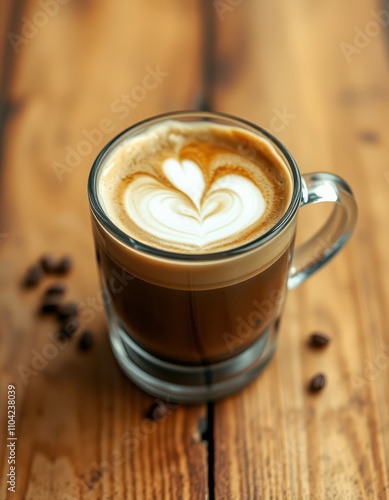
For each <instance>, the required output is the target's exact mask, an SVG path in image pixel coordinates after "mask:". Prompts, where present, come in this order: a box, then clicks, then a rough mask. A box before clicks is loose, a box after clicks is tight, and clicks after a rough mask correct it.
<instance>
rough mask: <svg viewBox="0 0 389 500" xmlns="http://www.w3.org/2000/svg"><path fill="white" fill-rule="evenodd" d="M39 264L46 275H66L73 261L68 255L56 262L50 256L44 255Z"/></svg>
mask: <svg viewBox="0 0 389 500" xmlns="http://www.w3.org/2000/svg"><path fill="white" fill-rule="evenodd" d="M39 262H40V265H41V266H42V269H43V270H44V272H45V273H46V274H66V273H68V272H69V271H70V270H71V269H72V267H73V260H72V258H71V257H69V256H68V255H64V256H63V257H61V258H60V259H58V260H56V259H55V257H53V256H52V255H51V254H45V255H43V256H42V257H41V258H40V260H39Z"/></svg>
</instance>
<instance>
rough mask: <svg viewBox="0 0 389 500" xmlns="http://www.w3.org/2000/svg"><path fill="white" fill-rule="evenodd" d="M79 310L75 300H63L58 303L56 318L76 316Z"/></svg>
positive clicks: (61, 319)
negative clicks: (63, 301)
mask: <svg viewBox="0 0 389 500" xmlns="http://www.w3.org/2000/svg"><path fill="white" fill-rule="evenodd" d="M78 312H79V307H78V304H76V303H75V302H65V303H63V304H60V305H59V306H58V309H57V318H58V319H59V320H60V321H66V320H67V319H68V318H70V317H72V316H77V314H78Z"/></svg>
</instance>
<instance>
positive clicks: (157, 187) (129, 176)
mask: <svg viewBox="0 0 389 500" xmlns="http://www.w3.org/2000/svg"><path fill="white" fill-rule="evenodd" d="M98 189H99V192H98V194H99V198H100V202H101V203H102V205H103V208H104V210H105V211H106V213H107V215H108V217H109V218H110V219H111V220H112V222H113V223H114V224H115V225H116V226H118V227H119V228H120V229H121V230H122V231H124V232H126V233H127V234H129V235H130V236H132V237H133V238H135V239H136V240H138V241H140V242H143V243H146V244H148V245H151V246H154V247H157V248H160V249H162V250H168V251H173V252H177V253H210V252H216V251H221V250H228V249H230V248H234V247H237V246H240V245H242V244H244V243H247V242H249V241H252V240H254V239H256V238H258V237H259V236H260V235H261V234H263V233H265V232H267V231H268V230H269V229H270V228H271V227H272V226H273V225H274V224H275V223H276V222H277V221H278V220H279V219H280V217H281V216H282V215H283V214H284V213H285V211H286V209H287V207H288V204H289V202H290V196H291V180H290V175H289V172H288V170H287V168H286V167H285V166H284V164H283V162H282V161H281V159H280V158H279V156H278V155H277V153H276V152H275V150H273V149H272V146H271V145H270V144H269V143H267V142H265V141H264V140H262V139H259V138H258V137H256V136H255V135H254V134H252V133H250V132H245V131H242V130H241V129H238V128H233V127H227V126H222V125H211V124H208V123H202V124H198V123H192V124H187V123H180V122H175V121H167V122H164V123H162V124H159V125H155V126H153V127H150V128H149V129H148V130H147V131H146V132H144V133H142V134H140V135H137V136H135V137H132V138H131V139H127V140H126V141H124V142H123V143H122V144H120V146H119V147H117V148H116V149H114V150H113V152H112V153H111V154H110V156H109V158H108V159H107V160H106V164H105V166H104V167H103V169H102V172H101V175H100V179H99V185H98Z"/></svg>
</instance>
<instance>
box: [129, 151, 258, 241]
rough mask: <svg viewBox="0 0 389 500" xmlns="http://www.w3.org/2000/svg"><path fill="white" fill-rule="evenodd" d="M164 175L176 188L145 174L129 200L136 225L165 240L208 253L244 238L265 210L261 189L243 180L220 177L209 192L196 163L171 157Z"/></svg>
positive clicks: (134, 184)
mask: <svg viewBox="0 0 389 500" xmlns="http://www.w3.org/2000/svg"><path fill="white" fill-rule="evenodd" d="M163 172H164V174H165V176H166V178H167V179H168V180H169V181H170V183H171V185H172V186H174V188H175V189H174V188H172V187H171V186H169V185H165V184H164V183H163V182H161V181H160V180H159V179H157V178H156V177H153V176H152V175H149V174H146V173H145V174H139V175H136V176H134V178H133V180H132V182H130V183H129V185H128V187H127V189H126V192H125V195H124V196H125V198H124V202H125V207H126V211H127V213H128V214H129V215H130V217H131V218H132V220H133V221H134V222H135V224H137V226H138V227H140V228H141V229H142V230H144V231H147V232H148V233H150V234H151V235H153V236H154V237H155V238H158V239H160V240H165V241H167V242H171V243H175V244H177V245H178V246H179V247H183V248H186V247H188V246H189V247H196V248H206V247H207V246H210V245H212V244H213V243H215V242H217V241H221V240H223V239H228V240H229V239H230V238H231V237H233V236H234V235H237V236H238V235H240V234H241V233H242V232H243V231H244V230H245V229H247V228H249V227H250V226H251V225H252V224H254V223H255V222H257V221H258V220H259V219H260V217H261V216H262V214H263V213H264V211H265V208H266V203H265V200H264V198H263V196H262V192H261V190H260V189H259V188H258V187H257V186H256V185H255V184H254V182H252V181H251V180H250V179H248V178H247V177H244V176H243V175H239V174H235V173H233V174H226V175H224V176H222V177H218V178H217V179H216V180H215V182H214V183H213V184H212V185H211V186H209V187H208V188H207V189H206V183H205V180H204V176H203V173H202V171H201V169H200V167H199V166H198V165H197V164H196V163H194V162H193V161H191V160H182V162H179V161H178V160H176V159H173V158H169V159H168V160H165V162H164V164H163Z"/></svg>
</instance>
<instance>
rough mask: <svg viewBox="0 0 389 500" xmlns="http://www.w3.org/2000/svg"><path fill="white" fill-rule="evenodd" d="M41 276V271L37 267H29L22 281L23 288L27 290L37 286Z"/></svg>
mask: <svg viewBox="0 0 389 500" xmlns="http://www.w3.org/2000/svg"><path fill="white" fill-rule="evenodd" d="M42 274H43V273H42V269H41V267H40V266H39V265H35V266H30V267H29V268H28V269H27V271H26V274H25V277H24V279H23V286H25V287H28V288H30V287H34V286H37V285H38V284H39V283H40V281H41V279H42Z"/></svg>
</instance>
